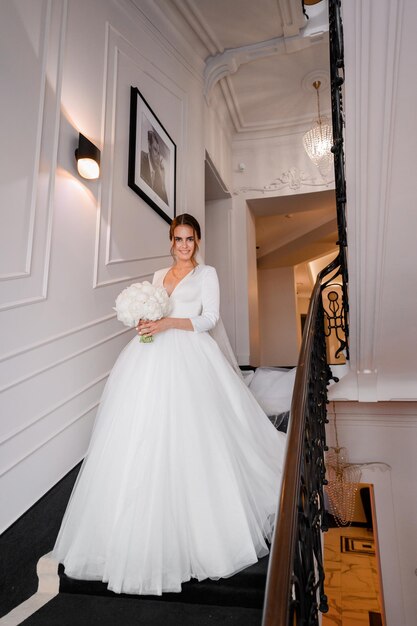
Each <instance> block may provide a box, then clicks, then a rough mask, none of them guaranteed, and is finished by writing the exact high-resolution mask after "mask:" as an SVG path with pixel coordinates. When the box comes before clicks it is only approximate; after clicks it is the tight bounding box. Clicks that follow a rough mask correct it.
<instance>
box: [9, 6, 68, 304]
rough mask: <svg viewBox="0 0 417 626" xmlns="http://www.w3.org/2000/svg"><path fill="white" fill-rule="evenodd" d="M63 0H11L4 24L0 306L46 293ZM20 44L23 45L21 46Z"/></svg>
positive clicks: (60, 64)
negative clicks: (9, 85) (5, 148)
mask: <svg viewBox="0 0 417 626" xmlns="http://www.w3.org/2000/svg"><path fill="white" fill-rule="evenodd" d="M66 6H67V5H66V2H65V0H58V1H57V2H52V0H34V1H33V2H30V3H28V2H24V0H13V1H12V2H7V3H4V4H3V6H2V19H1V22H0V41H1V44H0V46H1V49H0V53H1V57H2V58H3V59H7V63H4V64H3V65H2V72H3V71H4V72H5V76H3V77H2V84H3V85H4V84H6V83H5V81H8V82H13V89H3V90H2V92H3V98H2V107H3V106H4V107H5V110H4V111H3V116H4V119H5V120H7V123H6V124H3V128H2V140H3V145H4V146H7V148H8V149H7V150H3V151H2V155H1V157H0V159H1V167H0V171H1V172H2V174H1V186H0V189H1V191H0V198H1V206H2V221H4V224H5V227H4V228H2V229H1V230H0V310H4V309H8V308H14V307H18V306H22V305H26V304H31V303H33V302H36V301H39V300H42V299H44V298H45V297H46V291H47V280H48V270H49V252H50V242H51V237H50V235H51V225H52V223H51V220H52V203H53V193H54V176H55V167H56V154H57V145H58V133H59V105H60V85H61V80H62V54H63V45H64V40H65V38H64V36H63V33H64V29H65V21H66ZM17 42H18V44H17Z"/></svg>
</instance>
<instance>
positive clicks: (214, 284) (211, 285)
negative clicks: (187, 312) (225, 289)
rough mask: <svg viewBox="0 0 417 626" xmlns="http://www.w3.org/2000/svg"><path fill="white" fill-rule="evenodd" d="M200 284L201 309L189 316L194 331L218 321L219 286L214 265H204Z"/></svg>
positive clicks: (211, 326) (207, 327) (210, 327)
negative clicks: (198, 312) (194, 314)
mask: <svg viewBox="0 0 417 626" xmlns="http://www.w3.org/2000/svg"><path fill="white" fill-rule="evenodd" d="M202 280H203V283H202V286H201V301H202V310H201V313H200V315H197V316H196V317H192V318H191V323H192V325H193V328H194V331H195V332H197V333H201V332H204V331H208V330H211V329H212V328H214V327H215V326H216V324H217V322H218V321H219V317H220V314H219V306H220V288H219V279H218V277H217V272H216V270H215V269H214V267H211V266H210V265H206V267H205V268H204V276H203V277H202Z"/></svg>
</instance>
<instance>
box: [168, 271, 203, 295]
mask: <svg viewBox="0 0 417 626" xmlns="http://www.w3.org/2000/svg"><path fill="white" fill-rule="evenodd" d="M197 267H198V265H197V266H196V267H193V269H192V270H190V271H189V272H187V273H186V274H184V276H183V277H182V278H180V280H179V281H178V282H177V284H176V285H175V287H174V289H173V290H172V291H171V293H168V289H167V288H166V287H165V285H164V282H165V278H166V277H167V275H168V272H169V270H171V269H172V267H169V268H168V269H167V271H166V273H165V274H164V277H163V279H162V286H163V287H164V289H165V291H166V292H167V293H168V296H169V298H171V296H172V294H173V293H174V291H175V290H176V288H177V287H178V286H179V285H180V284H181V283H182V282H183V281H184V280H185V279H186V278H187V277H188V276H189V275H190V274H192V273H193V272H194V271H195V270H196V269H197Z"/></svg>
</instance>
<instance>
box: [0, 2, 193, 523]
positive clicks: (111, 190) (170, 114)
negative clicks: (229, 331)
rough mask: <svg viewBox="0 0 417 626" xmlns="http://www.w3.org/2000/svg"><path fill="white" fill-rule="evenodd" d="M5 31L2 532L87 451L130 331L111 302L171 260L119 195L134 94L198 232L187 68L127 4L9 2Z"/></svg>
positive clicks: (152, 215) (129, 195) (0, 182)
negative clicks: (97, 165)
mask: <svg viewBox="0 0 417 626" xmlns="http://www.w3.org/2000/svg"><path fill="white" fill-rule="evenodd" d="M0 29H2V31H4V32H2V34H5V35H7V36H6V37H0V46H1V48H0V51H1V52H2V53H3V52H4V53H5V55H6V56H5V57H3V55H2V58H6V57H7V59H8V64H7V66H6V65H5V66H3V65H2V66H1V68H0V71H1V72H3V70H4V72H5V74H4V76H3V74H2V75H1V77H0V78H1V79H2V84H7V85H10V89H9V90H8V91H10V92H11V93H10V98H9V101H8V105H7V106H8V114H10V115H9V117H10V119H11V120H12V122H13V123H10V137H9V138H12V137H13V136H15V143H14V144H13V145H14V149H15V150H16V154H17V153H18V152H20V151H22V150H23V147H24V148H25V150H23V152H24V154H23V156H22V159H21V160H20V162H19V164H18V167H17V168H16V159H14V165H13V167H14V168H15V169H14V170H13V171H12V170H11V169H10V168H11V167H12V166H10V167H9V169H7V168H3V169H1V168H0V171H2V172H3V174H4V173H5V172H7V177H8V180H6V176H3V174H2V175H0V176H3V179H0V194H1V199H2V202H1V206H2V211H1V213H0V221H1V224H0V226H1V228H0V233H1V234H2V236H3V237H4V243H5V246H1V248H2V251H1V252H0V275H1V277H2V278H6V277H7V280H0V307H1V308H2V309H3V310H2V314H1V315H2V318H1V322H2V323H1V324H0V345H1V349H0V411H1V419H0V458H1V463H0V492H1V499H2V501H3V502H7V503H8V505H7V507H3V506H2V507H1V508H0V532H1V531H2V530H4V529H5V528H7V527H8V526H9V525H10V524H11V523H12V522H13V521H14V520H15V519H16V518H17V517H18V516H19V515H21V514H22V513H23V512H24V511H25V510H27V509H28V508H29V507H30V506H31V505H32V504H33V503H34V502H35V501H36V500H38V499H39V498H40V497H41V496H42V495H43V494H44V493H45V492H46V491H47V490H48V489H49V488H50V487H52V486H53V485H54V484H55V483H56V482H57V481H58V480H59V479H60V478H61V477H62V476H63V475H65V474H66V473H67V472H68V471H69V470H70V469H71V468H72V467H73V466H74V465H76V464H77V463H78V462H79V461H80V459H81V458H82V457H83V455H84V454H85V451H86V448H87V445H88V441H89V437H90V433H91V428H92V425H93V422H94V418H95V415H96V411H97V406H98V403H99V399H100V396H101V394H102V391H103V388H104V385H105V382H106V379H107V376H108V373H109V371H110V370H111V367H112V365H113V364H114V361H115V360H116V358H117V356H118V354H119V353H120V351H121V349H122V348H123V347H124V346H125V345H126V343H127V342H128V341H129V340H130V339H131V338H133V337H134V336H135V335H134V331H131V330H128V329H126V328H125V327H123V326H122V325H121V324H120V323H119V322H118V321H117V320H116V317H115V313H114V311H113V308H112V307H113V306H114V301H115V298H116V296H117V294H118V293H119V292H120V291H121V289H122V288H123V287H125V286H126V285H128V284H129V283H130V282H132V281H133V280H150V279H151V278H152V274H153V272H154V271H155V270H156V269H158V268H160V267H163V266H165V265H168V264H169V263H170V256H169V239H168V225H167V223H166V222H164V221H163V220H162V219H161V218H160V217H159V216H158V215H157V214H156V212H155V211H153V209H151V208H150V207H149V206H148V205H147V204H146V203H145V202H144V201H143V200H142V199H141V198H140V197H139V196H137V195H136V194H135V193H134V192H133V191H132V190H131V189H130V188H129V187H128V186H127V161H128V130H129V102H130V101H129V98H130V86H131V85H134V86H136V87H138V88H139V90H140V91H141V93H142V94H143V95H144V97H145V98H146V99H147V101H148V102H149V104H150V105H151V107H152V109H153V110H154V112H155V113H156V115H157V116H158V117H159V118H160V120H161V122H162V123H163V125H164V126H165V127H166V128H167V130H168V132H169V134H170V135H171V137H172V138H173V140H174V142H175V143H176V145H177V159H178V160H177V211H178V212H182V211H185V210H190V212H192V213H193V214H194V215H195V216H196V217H197V219H200V221H201V222H202V223H204V125H203V114H204V99H203V94H202V78H201V77H200V76H199V75H198V73H197V72H196V70H195V68H191V66H190V65H189V64H188V63H187V62H186V60H185V59H182V58H181V56H180V55H179V54H178V53H177V51H176V50H175V46H173V45H172V43H171V42H170V41H168V40H167V39H164V37H162V36H161V33H160V32H159V29H158V26H157V25H156V26H155V25H152V27H150V25H149V23H148V22H147V20H146V19H145V18H144V15H143V14H142V13H140V12H139V11H137V10H136V9H134V8H133V7H132V6H131V5H129V4H126V3H123V2H122V3H120V2H118V1H116V0H89V2H88V3H85V2H80V1H79V0H33V2H31V3H28V2H26V0H13V1H11V2H9V3H7V6H5V7H3V8H2V21H1V24H0ZM28 77H30V80H26V78H28ZM22 94H23V96H22ZM24 96H26V97H24ZM29 96H30V97H29ZM19 120H21V123H20V124H19V123H18V122H19ZM12 126H13V128H12ZM79 132H82V133H83V134H85V135H86V136H87V137H88V138H89V139H91V140H92V141H93V142H94V143H95V144H96V145H98V147H99V148H100V149H101V151H102V169H101V176H100V179H99V180H98V181H91V182H87V181H83V180H82V179H80V177H79V176H78V175H77V173H76V169H75V159H74V150H75V147H76V145H77V137H78V133H79ZM2 158H3V159H4V158H6V156H5V153H4V152H3V154H2ZM16 189H17V190H18V192H19V193H17V192H16ZM19 194H20V195H19ZM31 228H32V230H31ZM4 233H6V234H5V235H4ZM6 244H7V245H6ZM28 259H29V260H30V261H31V262H30V263H28ZM26 271H27V273H26V274H25V272H26ZM19 273H20V274H24V275H22V276H19V277H17V274H19ZM13 274H14V276H13ZM6 275H7V276H6ZM23 305H24V306H23Z"/></svg>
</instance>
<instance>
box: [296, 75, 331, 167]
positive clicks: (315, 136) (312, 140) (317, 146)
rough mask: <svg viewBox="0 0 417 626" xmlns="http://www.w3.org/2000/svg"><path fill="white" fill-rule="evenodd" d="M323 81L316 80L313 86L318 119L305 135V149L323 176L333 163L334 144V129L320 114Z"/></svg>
mask: <svg viewBox="0 0 417 626" xmlns="http://www.w3.org/2000/svg"><path fill="white" fill-rule="evenodd" d="M320 85H321V82H320V81H319V80H315V81H314V83H313V87H314V89H315V90H316V94H317V114H318V117H317V120H316V121H315V122H314V126H313V128H311V130H309V131H308V132H306V134H305V135H304V137H303V143H304V148H305V151H306V152H307V154H308V156H309V157H310V159H311V160H312V161H313V163H314V164H315V165H317V167H318V168H319V170H320V173H321V175H322V176H326V175H327V174H328V172H329V170H330V168H331V166H332V164H333V154H332V152H331V147H332V144H333V136H332V129H331V126H330V124H329V123H328V120H327V118H325V117H321V115H320V96H319V89H320Z"/></svg>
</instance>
